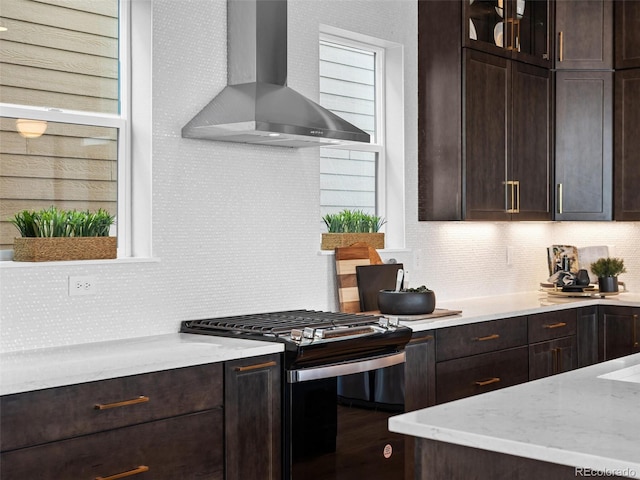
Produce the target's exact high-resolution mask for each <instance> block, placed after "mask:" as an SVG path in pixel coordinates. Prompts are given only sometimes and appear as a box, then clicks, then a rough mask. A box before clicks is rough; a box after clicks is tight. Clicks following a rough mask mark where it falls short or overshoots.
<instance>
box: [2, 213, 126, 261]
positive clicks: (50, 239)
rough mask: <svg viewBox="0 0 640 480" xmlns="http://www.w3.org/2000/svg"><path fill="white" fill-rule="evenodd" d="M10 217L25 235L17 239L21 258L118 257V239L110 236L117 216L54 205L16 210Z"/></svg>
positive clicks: (16, 258)
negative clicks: (68, 209) (66, 208)
mask: <svg viewBox="0 0 640 480" xmlns="http://www.w3.org/2000/svg"><path fill="white" fill-rule="evenodd" d="M9 221H10V222H11V223H12V224H13V225H15V227H16V228H17V229H18V231H19V232H20V235H21V237H17V238H15V239H14V242H13V259H14V261H17V262H42V261H54V260H91V259H107V258H116V256H117V239H116V237H109V229H110V228H111V225H113V223H114V221H115V217H114V216H113V215H111V214H110V213H109V212H107V211H106V210H103V209H99V210H98V211H96V212H90V211H88V210H87V211H76V210H70V211H67V210H60V209H58V208H56V207H54V206H51V207H49V208H47V209H43V210H38V211H32V210H23V211H21V212H18V213H16V214H15V215H14V216H13V218H10V219H9Z"/></svg>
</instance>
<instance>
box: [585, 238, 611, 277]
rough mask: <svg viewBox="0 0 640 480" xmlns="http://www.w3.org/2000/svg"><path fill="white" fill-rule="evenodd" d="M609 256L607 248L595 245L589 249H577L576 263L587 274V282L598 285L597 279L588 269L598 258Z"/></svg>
mask: <svg viewBox="0 0 640 480" xmlns="http://www.w3.org/2000/svg"><path fill="white" fill-rule="evenodd" d="M608 256H609V247H608V246H606V245H596V246H589V247H578V262H580V265H582V267H583V268H586V269H587V272H588V273H589V282H590V283H598V277H597V276H596V275H595V274H593V272H591V270H590V269H589V267H590V265H591V264H592V263H593V262H595V261H596V260H598V259H599V258H605V257H608Z"/></svg>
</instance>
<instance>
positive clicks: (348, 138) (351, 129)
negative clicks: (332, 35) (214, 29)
mask: <svg viewBox="0 0 640 480" xmlns="http://www.w3.org/2000/svg"><path fill="white" fill-rule="evenodd" d="M227 64H228V73H227V77H228V85H227V86H226V87H225V88H224V89H223V90H222V91H221V92H220V93H219V94H218V95H217V96H216V97H215V98H214V99H213V100H212V101H211V102H210V103H209V104H208V105H207V106H206V107H204V108H203V109H202V110H201V111H200V113H198V114H197V115H196V116H195V117H194V118H193V119H192V120H191V121H190V122H189V123H188V124H187V125H185V126H184V128H183V129H182V136H183V137H187V138H201V139H207V140H221V141H226V142H240V143H255V144H263V145H273V146H281V147H315V146H318V145H325V146H329V145H341V144H346V143H354V142H364V143H369V135H368V134H367V133H366V132H364V131H362V130H360V129H359V128H357V127H355V126H353V125H352V124H350V123H349V122H347V121H345V120H343V119H342V118H340V117H339V116H337V115H335V114H334V113H332V112H330V111H329V110H327V109H325V108H323V107H321V106H320V105H318V104H317V103H314V102H312V101H311V100H309V99H307V98H305V97H304V96H302V95H301V94H299V93H298V92H296V91H295V90H293V89H291V88H289V87H287V86H286V83H287V2H286V0H227Z"/></svg>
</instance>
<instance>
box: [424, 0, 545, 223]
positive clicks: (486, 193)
mask: <svg viewBox="0 0 640 480" xmlns="http://www.w3.org/2000/svg"><path fill="white" fill-rule="evenodd" d="M476 2H478V0H474V2H473V4H472V5H471V6H472V7H473V6H474V5H475V3H476ZM479 3H483V2H479ZM485 3H486V2H485ZM532 3H533V2H532ZM467 4H468V1H463V2H452V1H448V0H444V1H420V2H419V3H418V12H419V13H418V22H419V36H418V42H419V58H418V63H419V67H418V72H419V73H418V81H419V89H418V103H419V110H418V112H419V113H418V116H419V118H418V125H419V126H418V142H419V143H418V149H419V160H418V177H419V196H418V212H419V213H418V215H419V219H420V220H549V219H551V214H552V212H551V208H550V195H549V190H550V184H549V178H550V135H549V128H550V103H549V102H550V97H549V95H550V75H549V70H548V69H546V68H541V67H537V66H535V65H529V64H524V63H521V62H515V61H513V60H510V59H509V58H507V56H506V55H505V56H501V55H495V54H487V53H485V52H483V51H478V50H480V49H479V48H473V49H472V48H463V44H465V42H466V40H465V35H467V34H468V31H469V22H468V21H467V22H464V23H463V24H462V25H461V22H460V18H464V17H463V16H462V15H463V10H464V9H466V8H467ZM527 4H528V2H527ZM486 5H488V3H486ZM492 5H495V2H494V3H493V4H492ZM508 5H510V4H508ZM514 5H515V4H514ZM492 8H494V6H492ZM494 10H495V9H494ZM465 11H466V10H465ZM476 33H477V32H476ZM474 43H475V46H478V45H479V44H480V43H481V42H479V41H478V42H475V41H474ZM493 47H495V45H494V46H493ZM486 49H487V50H488V49H491V45H488V46H487V48H486Z"/></svg>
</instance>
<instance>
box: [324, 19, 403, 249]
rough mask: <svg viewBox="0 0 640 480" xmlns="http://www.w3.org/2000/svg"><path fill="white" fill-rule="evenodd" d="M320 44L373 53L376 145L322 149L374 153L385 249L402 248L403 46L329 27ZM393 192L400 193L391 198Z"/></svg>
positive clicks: (377, 196)
mask: <svg viewBox="0 0 640 480" xmlns="http://www.w3.org/2000/svg"><path fill="white" fill-rule="evenodd" d="M321 41H327V42H330V43H335V44H338V45H344V46H347V47H352V48H357V49H360V50H367V51H371V52H374V53H375V69H376V77H375V82H376V89H375V92H376V93H375V98H376V100H375V101H376V110H375V115H376V117H375V122H376V137H375V142H371V143H369V144H365V143H358V144H352V145H340V146H336V147H330V146H328V147H324V148H336V149H343V150H355V151H367V152H374V153H376V155H377V158H376V215H378V216H380V217H383V218H385V219H386V220H387V223H386V224H385V225H384V226H383V228H382V231H384V232H385V237H386V241H385V243H386V246H385V248H404V247H405V220H404V212H405V202H404V191H405V189H404V68H403V64H404V61H403V55H404V47H403V46H402V45H401V44H398V43H395V42H391V41H387V40H383V39H380V38H376V37H371V36H368V35H364V34H360V33H356V32H351V31H348V30H343V29H340V28H337V27H333V26H329V25H320V27H319V39H318V48H319V46H320V42H321ZM390 135H391V136H390ZM394 139H395V140H394ZM392 172H393V174H391V173H392ZM395 190H397V191H398V192H402V194H401V195H400V196H398V195H390V192H391V191H395ZM318 208H320V205H318Z"/></svg>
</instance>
